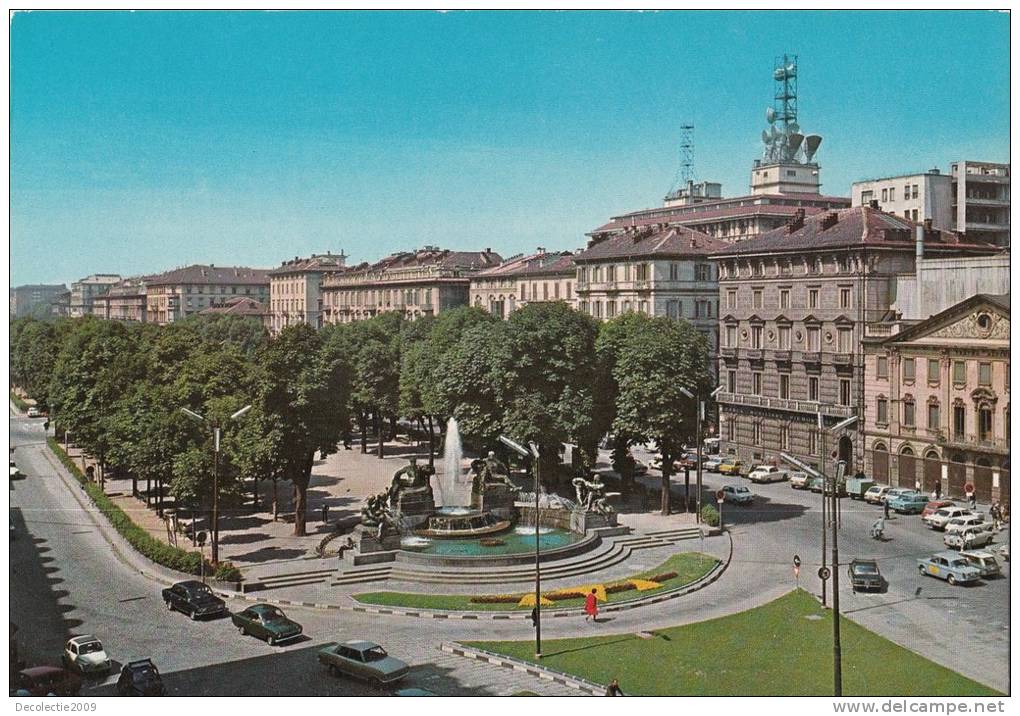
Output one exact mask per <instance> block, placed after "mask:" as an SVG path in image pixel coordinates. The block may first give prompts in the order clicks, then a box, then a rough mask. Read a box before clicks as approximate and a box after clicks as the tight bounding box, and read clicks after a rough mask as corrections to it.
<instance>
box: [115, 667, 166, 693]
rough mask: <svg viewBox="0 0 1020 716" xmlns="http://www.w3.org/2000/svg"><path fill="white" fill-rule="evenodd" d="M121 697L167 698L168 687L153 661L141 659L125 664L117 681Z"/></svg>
mask: <svg viewBox="0 0 1020 716" xmlns="http://www.w3.org/2000/svg"><path fill="white" fill-rule="evenodd" d="M117 693H118V694H120V695H121V696H165V695H166V687H164V686H163V678H162V677H161V676H160V675H159V669H157V668H156V665H155V664H153V663H152V659H139V660H138V661H131V662H128V663H127V664H124V668H122V669H121V670H120V678H119V679H117Z"/></svg>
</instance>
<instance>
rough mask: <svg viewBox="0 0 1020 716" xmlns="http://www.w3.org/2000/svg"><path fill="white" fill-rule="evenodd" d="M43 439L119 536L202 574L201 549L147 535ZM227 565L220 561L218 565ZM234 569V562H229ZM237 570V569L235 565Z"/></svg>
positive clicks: (169, 563) (161, 560)
mask: <svg viewBox="0 0 1020 716" xmlns="http://www.w3.org/2000/svg"><path fill="white" fill-rule="evenodd" d="M46 442H47V443H48V444H49V446H50V450H52V451H53V453H54V454H55V455H56V456H57V457H58V458H60V462H61V463H63V465H64V467H66V468H67V470H68V472H70V473H71V474H72V475H73V476H74V479H76V480H77V481H78V483H79V484H80V485H81V486H82V489H84V490H85V493H86V494H87V495H88V496H89V498H90V499H91V500H92V502H93V503H94V504H95V505H96V507H98V508H99V511H100V512H102V513H103V515H104V516H105V517H106V519H107V520H109V521H110V524H111V525H113V527H114V529H116V530H117V532H119V533H120V536H121V537H123V538H124V539H126V540H127V541H128V543H129V544H130V545H131V546H132V547H134V548H135V549H136V550H138V551H139V552H140V553H141V554H142V555H144V556H145V557H148V558H149V559H151V560H152V561H153V562H155V563H156V564H161V565H163V566H164V567H169V568H170V569H174V570H176V571H178V572H186V573H187V574H201V572H202V553H201V552H187V551H185V550H183V549H179V548H177V547H171V546H170V545H168V544H164V543H163V542H160V541H159V540H158V539H156V538H155V537H153V536H152V535H150V534H149V533H148V532H146V531H145V530H143V529H142V528H141V527H139V526H138V525H136V524H135V523H134V522H132V521H131V518H130V517H128V515H127V513H126V512H124V510H122V509H120V508H119V507H117V505H115V504H113V502H111V501H110V498H109V497H107V496H106V493H105V492H103V491H102V489H100V487H99V486H98V485H96V484H95V483H93V482H89V481H88V480H87V479H85V476H84V475H82V473H81V470H80V469H78V466H77V465H75V464H74V460H72V459H71V458H70V457H68V455H67V453H66V452H64V449H63V448H62V447H60V443H58V442H57V441H56V439H54V438H52V437H48V438H46ZM225 566H226V565H221V569H222V568H224V567H225ZM230 568H231V569H233V565H230ZM234 571H235V572H236V569H234Z"/></svg>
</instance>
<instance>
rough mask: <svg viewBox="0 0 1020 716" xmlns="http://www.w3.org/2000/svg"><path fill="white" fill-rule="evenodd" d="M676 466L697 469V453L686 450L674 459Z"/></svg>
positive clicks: (681, 468)
mask: <svg viewBox="0 0 1020 716" xmlns="http://www.w3.org/2000/svg"><path fill="white" fill-rule="evenodd" d="M676 464H677V467H678V468H679V469H680V470H683V469H684V468H685V467H686V468H690V469H691V470H696V469H698V453H696V452H687V453H684V454H683V455H681V456H680V457H679V458H678V459H677V461H676Z"/></svg>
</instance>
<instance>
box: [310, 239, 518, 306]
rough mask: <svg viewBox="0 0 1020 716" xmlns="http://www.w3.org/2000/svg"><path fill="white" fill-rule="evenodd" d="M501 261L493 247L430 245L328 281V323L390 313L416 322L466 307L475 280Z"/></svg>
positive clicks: (325, 284)
mask: <svg viewBox="0 0 1020 716" xmlns="http://www.w3.org/2000/svg"><path fill="white" fill-rule="evenodd" d="M501 261H502V258H501V257H500V255H499V254H497V253H495V252H493V251H492V250H491V249H485V250H484V251H450V250H449V249H440V248H438V247H436V246H426V247H425V248H423V249H419V250H418V251H402V252H400V253H396V254H392V255H390V256H387V257H386V258H384V259H382V260H380V261H377V262H376V263H374V264H371V265H369V264H362V265H360V266H356V267H353V268H352V269H351V270H350V271H346V272H344V273H342V274H334V275H331V276H328V277H326V278H325V279H323V281H322V300H323V311H324V314H325V315H324V320H325V322H327V323H350V322H353V321H359V320H362V319H364V318H371V317H372V316H375V315H377V314H379V313H382V312H384V311H400V312H402V313H403V314H404V315H405V316H406V317H407V318H412V319H413V318H418V317H420V316H429V315H436V314H438V313H441V312H442V311H446V310H449V309H451V308H456V307H457V306H466V305H468V300H469V291H470V287H471V279H472V277H473V276H474V275H475V274H477V273H478V272H479V271H482V270H484V269H487V268H492V267H494V266H497V265H499V263H500V262H501Z"/></svg>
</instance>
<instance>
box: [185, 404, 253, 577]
mask: <svg viewBox="0 0 1020 716" xmlns="http://www.w3.org/2000/svg"><path fill="white" fill-rule="evenodd" d="M249 410H251V406H250V405H246V406H244V407H243V408H241V409H240V410H238V411H237V412H236V413H234V414H233V415H231V416H230V417H229V418H227V420H237V419H238V418H240V417H241V416H242V415H244V414H245V413H247V412H248V411H249ZM181 412H182V413H184V414H185V415H187V416H188V417H189V418H191V419H192V420H194V421H195V422H198V423H203V424H205V425H209V426H210V427H211V428H212V432H213V513H212V562H213V564H219V561H220V424H219V421H216V420H209V419H208V418H206V417H204V416H202V415H199V414H198V413H196V412H195V411H194V410H189V409H188V408H181Z"/></svg>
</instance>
